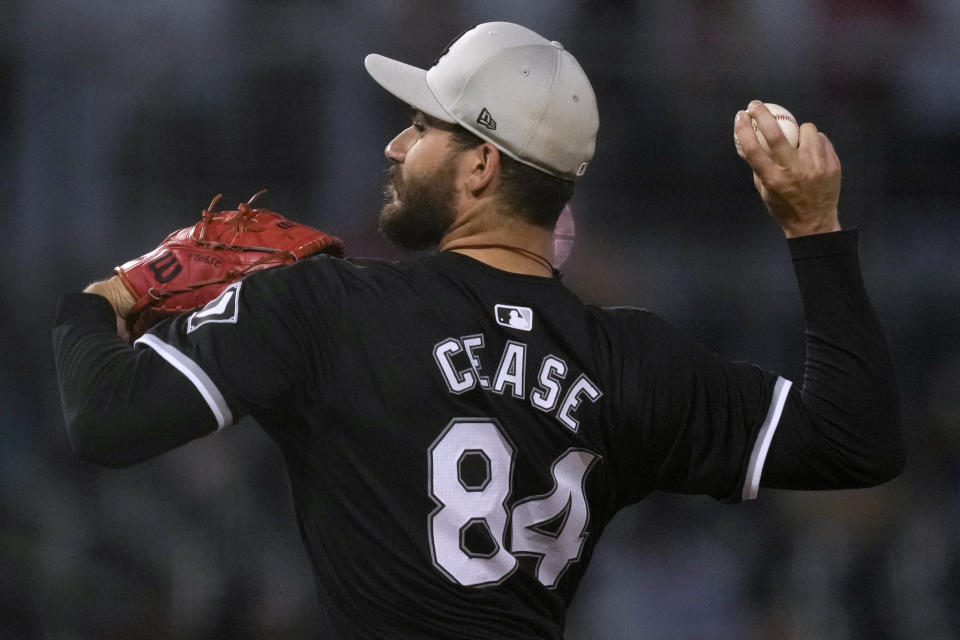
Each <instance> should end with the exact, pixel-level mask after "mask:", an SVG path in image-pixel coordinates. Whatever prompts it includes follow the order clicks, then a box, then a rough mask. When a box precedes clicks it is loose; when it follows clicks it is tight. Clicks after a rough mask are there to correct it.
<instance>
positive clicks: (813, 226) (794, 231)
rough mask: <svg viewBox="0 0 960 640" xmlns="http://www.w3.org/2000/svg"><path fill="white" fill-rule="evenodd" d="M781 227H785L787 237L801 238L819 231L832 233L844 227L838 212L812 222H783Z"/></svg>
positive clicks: (784, 232)
mask: <svg viewBox="0 0 960 640" xmlns="http://www.w3.org/2000/svg"><path fill="white" fill-rule="evenodd" d="M781 227H782V229H783V235H784V236H786V237H787V238H800V237H802V236H812V235H816V234H818V233H832V232H834V231H840V230H841V229H842V227H841V226H840V221H839V220H838V218H837V214H836V212H834V213H833V214H832V215H830V216H827V217H825V218H821V219H818V220H814V221H811V222H806V223H791V224H782V225H781Z"/></svg>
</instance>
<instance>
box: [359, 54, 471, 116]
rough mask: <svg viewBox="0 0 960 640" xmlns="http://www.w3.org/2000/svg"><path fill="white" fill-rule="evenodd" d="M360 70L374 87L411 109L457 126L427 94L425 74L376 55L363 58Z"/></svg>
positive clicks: (407, 65)
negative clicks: (363, 71) (378, 86)
mask: <svg viewBox="0 0 960 640" xmlns="http://www.w3.org/2000/svg"><path fill="white" fill-rule="evenodd" d="M363 66H364V67H366V68H367V73H369V74H370V77H371V78H373V79H374V80H375V81H376V82H377V84H379V85H380V86H381V87H383V88H384V89H386V90H387V91H389V92H390V93H392V94H393V95H395V96H396V97H398V98H400V99H401V100H403V101H404V102H406V103H407V104H409V105H410V106H411V107H413V108H415V109H419V110H420V111H423V112H424V113H425V114H427V115H428V116H433V117H434V118H437V119H438V120H442V121H444V122H449V123H451V124H454V123H456V120H455V119H454V118H453V116H451V115H450V114H449V113H447V110H446V109H444V108H443V106H442V105H441V104H440V102H439V101H438V100H437V98H436V96H434V95H433V91H431V90H430V86H429V85H428V84H427V72H426V71H425V70H423V69H419V68H417V67H414V66H411V65H409V64H406V63H403V62H399V61H397V60H392V59H390V58H386V57H384V56H381V55H379V54H376V53H371V54H370V55H368V56H367V57H366V58H364V60H363Z"/></svg>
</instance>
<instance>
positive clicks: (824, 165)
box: [733, 100, 840, 238]
mask: <svg viewBox="0 0 960 640" xmlns="http://www.w3.org/2000/svg"><path fill="white" fill-rule="evenodd" d="M747 116H749V117H747ZM751 118H752V119H753V120H755V121H756V123H757V128H758V129H759V130H760V133H762V134H763V137H764V138H766V140H767V142H768V143H769V146H770V151H769V152H768V151H767V150H765V149H764V148H763V147H762V146H761V145H760V141H759V140H757V137H756V136H755V135H754V133H753V131H752V128H753V124H752V122H751ZM733 130H734V134H735V135H736V136H737V138H738V139H739V141H740V147H741V149H742V150H743V156H744V159H745V160H746V161H747V163H748V164H749V165H750V167H751V168H752V169H753V183H754V185H756V187H757V191H758V192H759V193H760V197H761V198H763V202H764V203H765V204H766V205H767V209H768V210H769V211H770V214H771V215H772V216H773V217H774V218H776V220H777V222H778V223H780V226H781V227H783V232H784V234H785V235H786V236H787V237H788V238H793V237H796V236H805V235H810V234H814V233H826V232H829V231H839V230H840V223H839V220H838V217H837V202H838V201H839V198H840V159H839V158H838V157H837V154H836V152H835V151H834V149H833V144H831V143H830V140H829V139H828V138H827V136H825V135H824V134H823V133H821V132H820V131H817V128H816V127H815V126H814V125H813V124H812V123H809V122H806V123H804V124H802V125H801V126H800V145H799V147H797V148H794V147H793V145H791V144H790V142H789V141H788V140H787V139H786V137H785V136H784V135H783V131H781V130H780V126H779V125H778V124H777V121H776V119H775V118H774V117H773V115H772V114H771V113H770V111H769V110H768V109H767V107H766V106H765V105H764V104H763V103H762V102H760V101H759V100H754V101H753V102H751V103H750V104H749V105H748V106H747V110H746V111H738V112H737V115H736V118H735V120H734V125H733Z"/></svg>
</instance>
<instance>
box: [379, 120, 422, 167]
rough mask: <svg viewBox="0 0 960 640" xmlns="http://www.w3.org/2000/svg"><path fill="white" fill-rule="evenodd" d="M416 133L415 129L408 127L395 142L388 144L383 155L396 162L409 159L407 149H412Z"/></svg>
mask: <svg viewBox="0 0 960 640" xmlns="http://www.w3.org/2000/svg"><path fill="white" fill-rule="evenodd" d="M415 133H416V131H415V130H414V128H413V127H407V128H406V129H404V130H403V131H401V132H400V133H398V134H397V137H395V138H394V139H393V140H391V141H390V142H389V143H387V147H386V148H385V149H384V150H383V154H384V155H385V156H387V158H389V159H390V160H393V161H394V162H403V160H404V159H405V158H406V157H407V149H409V148H410V144H411V141H412V140H413V139H414V138H415V135H414V134H415Z"/></svg>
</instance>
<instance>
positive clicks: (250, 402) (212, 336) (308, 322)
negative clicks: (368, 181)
mask: <svg viewBox="0 0 960 640" xmlns="http://www.w3.org/2000/svg"><path fill="white" fill-rule="evenodd" d="M322 259H323V257H319V258H317V260H322ZM312 266H316V265H312ZM306 267H307V265H304V264H294V265H290V266H288V267H278V268H274V269H268V270H265V271H261V272H257V273H255V274H252V275H251V276H248V277H247V278H245V279H244V280H241V281H238V282H235V283H233V284H232V285H230V286H229V287H227V288H226V289H225V290H224V291H223V293H221V294H220V296H218V297H217V298H216V299H214V300H212V301H210V302H209V303H208V304H207V305H206V306H205V307H203V308H202V309H200V310H198V311H195V312H193V313H188V314H182V315H180V316H177V317H176V318H175V319H174V320H172V321H169V322H165V323H161V324H159V325H157V326H156V327H154V328H153V329H151V330H150V331H149V332H148V333H146V334H144V335H143V336H141V337H140V338H139V339H138V340H137V341H136V342H135V343H134V344H135V346H136V347H138V348H143V349H150V350H152V351H154V352H156V353H157V354H158V355H159V356H161V357H162V358H163V359H164V360H166V361H167V362H168V363H169V364H170V365H172V366H173V367H174V368H176V369H177V370H178V371H179V372H180V373H181V374H182V375H183V376H184V377H185V378H186V379H187V380H189V382H190V383H191V384H192V385H193V386H194V387H195V388H196V389H197V391H199V393H200V394H201V396H202V397H203V398H204V400H205V401H206V403H207V406H208V407H209V409H210V412H211V413H212V414H213V416H214V417H215V419H216V421H217V425H218V427H219V428H222V427H225V426H227V425H230V424H232V423H234V422H236V421H237V420H238V419H239V418H240V417H242V416H244V415H247V414H251V413H257V412H260V411H269V410H271V409H272V408H273V407H275V406H276V405H277V404H278V403H280V402H283V401H284V400H293V399H296V398H297V397H298V396H300V395H301V394H303V393H304V391H305V390H306V389H311V390H312V393H313V394H314V395H317V393H318V390H322V388H323V384H322V376H323V370H322V369H323V368H322V367H321V366H318V364H317V363H322V362H323V361H324V353H322V351H323V345H325V344H332V341H333V340H334V339H335V337H334V335H335V333H336V332H335V330H334V328H333V325H334V324H335V321H334V320H330V318H331V317H333V318H335V317H336V313H326V312H325V311H326V310H331V309H336V287H332V286H328V283H327V282H325V281H324V279H323V278H320V277H315V276H317V275H318V273H321V272H322V271H323V270H322V269H316V268H311V269H309V271H310V272H311V275H312V276H314V277H309V276H308V275H307V273H306V272H307V271H308V269H307V268H306ZM308 280H309V282H308ZM321 395H322V394H321Z"/></svg>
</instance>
